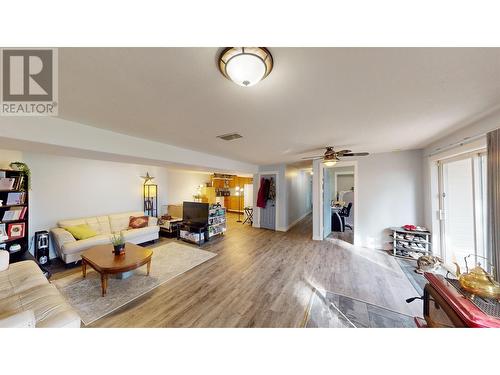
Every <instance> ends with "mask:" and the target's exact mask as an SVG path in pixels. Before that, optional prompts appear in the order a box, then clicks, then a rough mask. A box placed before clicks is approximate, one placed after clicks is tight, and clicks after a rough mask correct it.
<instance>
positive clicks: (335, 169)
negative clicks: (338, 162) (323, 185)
mask: <svg viewBox="0 0 500 375" xmlns="http://www.w3.org/2000/svg"><path fill="white" fill-rule="evenodd" d="M331 169H332V173H331V174H330V183H331V192H332V194H331V199H330V200H337V190H339V191H342V190H351V188H352V187H353V186H354V167H333V168H331ZM336 173H340V174H343V173H351V175H350V178H349V181H350V182H349V183H347V185H348V186H347V187H342V186H337V190H335V180H336V175H335V174H336ZM346 182H347V181H346ZM337 185H338V183H337Z"/></svg>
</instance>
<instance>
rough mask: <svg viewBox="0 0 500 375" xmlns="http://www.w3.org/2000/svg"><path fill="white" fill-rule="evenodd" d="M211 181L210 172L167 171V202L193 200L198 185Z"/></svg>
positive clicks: (175, 202)
mask: <svg viewBox="0 0 500 375" xmlns="http://www.w3.org/2000/svg"><path fill="white" fill-rule="evenodd" d="M206 182H210V174H209V173H201V172H200V173H198V172H186V171H176V170H169V171H167V191H168V195H167V204H181V203H182V202H184V201H193V195H195V194H196V193H197V187H198V186H200V185H205V183H206Z"/></svg>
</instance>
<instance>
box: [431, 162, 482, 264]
mask: <svg viewBox="0 0 500 375" xmlns="http://www.w3.org/2000/svg"><path fill="white" fill-rule="evenodd" d="M484 161H485V156H484V155H483V154H477V153H476V154H468V155H464V156H461V157H458V158H454V159H450V160H444V161H441V162H440V164H439V170H440V198H441V199H440V201H441V202H440V204H441V248H442V251H441V252H442V256H443V257H444V261H445V262H446V263H451V262H457V263H458V264H460V266H461V267H463V266H465V262H464V257H465V256H467V255H469V254H475V255H478V256H486V246H485V245H486V243H485V241H484V238H485V233H486V223H485V215H486V204H485V202H486V196H485V189H484V186H485V182H486V180H485V179H486V176H485V168H484ZM471 261H472V262H474V261H476V262H480V263H481V264H483V265H484V264H485V262H484V260H482V259H481V258H476V259H471ZM469 266H470V264H469Z"/></svg>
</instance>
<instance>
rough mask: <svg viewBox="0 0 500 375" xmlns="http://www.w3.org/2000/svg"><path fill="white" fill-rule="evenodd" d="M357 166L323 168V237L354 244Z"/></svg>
mask: <svg viewBox="0 0 500 375" xmlns="http://www.w3.org/2000/svg"><path fill="white" fill-rule="evenodd" d="M354 168H355V166H354V165H350V166H341V165H338V166H334V167H330V168H323V239H338V240H342V241H345V242H348V243H350V244H354V230H355V226H354V218H355V215H354V211H355V201H354V192H355V178H354V176H355V173H354V172H355V171H354Z"/></svg>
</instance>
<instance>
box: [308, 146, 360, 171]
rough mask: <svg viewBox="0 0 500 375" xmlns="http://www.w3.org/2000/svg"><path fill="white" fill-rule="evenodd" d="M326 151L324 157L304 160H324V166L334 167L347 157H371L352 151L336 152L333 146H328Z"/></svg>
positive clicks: (319, 156)
mask: <svg viewBox="0 0 500 375" xmlns="http://www.w3.org/2000/svg"><path fill="white" fill-rule="evenodd" d="M325 148H326V151H325V153H324V154H323V155H318V156H313V157H307V158H302V159H304V160H318V159H322V162H323V164H324V165H325V167H333V166H334V165H335V164H337V162H339V161H341V159H339V157H340V158H343V157H346V156H367V155H369V153H368V152H352V151H351V150H341V151H335V150H334V149H333V147H332V146H326V147H325Z"/></svg>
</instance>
